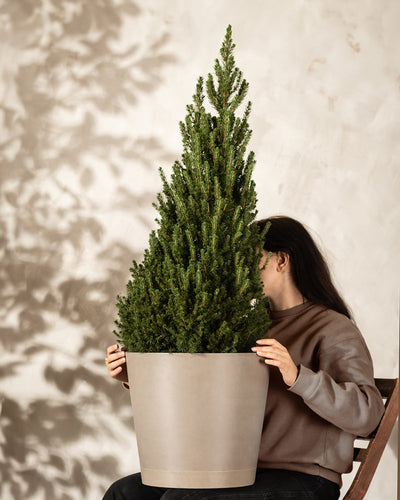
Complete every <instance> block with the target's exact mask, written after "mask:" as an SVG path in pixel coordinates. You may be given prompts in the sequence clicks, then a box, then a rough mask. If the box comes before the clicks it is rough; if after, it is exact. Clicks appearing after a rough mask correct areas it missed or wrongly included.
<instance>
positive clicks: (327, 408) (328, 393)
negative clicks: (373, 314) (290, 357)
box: [289, 333, 384, 436]
mask: <svg viewBox="0 0 400 500" xmlns="http://www.w3.org/2000/svg"><path fill="white" fill-rule="evenodd" d="M318 365H319V369H318V371H316V372H315V371H313V370H312V369H310V368H308V367H306V366H303V365H300V370H299V375H298V377H297V379H296V381H295V383H294V384H293V385H292V386H291V387H290V388H289V390H290V391H291V392H293V393H295V394H297V395H299V396H300V397H302V398H303V400H304V402H305V403H306V404H307V406H308V407H309V408H311V409H312V410H313V411H314V412H315V413H317V414H318V415H319V416H320V417H322V418H324V419H325V420H327V421H328V422H330V423H332V424H334V425H336V426H337V427H339V428H340V429H343V430H344V431H346V432H349V433H350V434H354V435H356V436H357V435H359V436H367V435H368V434H370V433H371V432H372V431H373V430H374V429H375V428H376V426H377V425H378V423H379V421H380V419H381V417H382V415H383V412H384V406H383V402H382V397H381V395H380V393H379V391H378V389H377V388H376V386H375V382H374V378H373V367H372V360H371V356H370V354H369V351H368V348H367V346H366V344H365V342H364V340H363V338H362V336H361V334H359V333H357V334H355V335H353V336H351V337H350V338H343V339H342V340H341V341H340V342H337V343H335V344H334V345H330V346H327V347H326V346H322V347H321V350H320V353H319V355H318Z"/></svg>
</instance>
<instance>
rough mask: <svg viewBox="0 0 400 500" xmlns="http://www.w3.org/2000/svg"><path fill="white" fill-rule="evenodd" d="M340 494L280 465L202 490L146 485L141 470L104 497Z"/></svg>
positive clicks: (237, 498) (149, 499)
mask: <svg viewBox="0 0 400 500" xmlns="http://www.w3.org/2000/svg"><path fill="white" fill-rule="evenodd" d="M339 494H340V491H339V485H338V484H336V483H333V482H332V481H328V480H327V479H324V478H322V477H319V476H312V475H310V474H304V473H302V472H294V471H289V470H280V469H279V470H278V469H257V475H256V481H255V483H254V484H253V485H251V486H243V487H241V488H219V489H202V490H195V489H183V488H169V489H168V488H158V487H156V486H146V485H144V484H143V483H142V478H141V474H140V472H138V473H137V474H132V475H131V476H127V477H124V478H122V479H119V480H118V481H116V482H115V483H113V484H112V485H111V486H110V487H109V489H108V490H107V492H106V494H105V495H104V497H103V500H160V499H162V500H217V499H218V500H219V499H223V500H281V499H287V498H292V499H296V500H303V499H308V500H310V499H312V500H337V499H338V498H339Z"/></svg>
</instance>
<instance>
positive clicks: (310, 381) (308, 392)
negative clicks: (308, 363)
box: [288, 365, 318, 399]
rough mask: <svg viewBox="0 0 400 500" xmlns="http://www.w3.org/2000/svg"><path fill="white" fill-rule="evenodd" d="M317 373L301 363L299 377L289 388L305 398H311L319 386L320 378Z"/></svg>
mask: <svg viewBox="0 0 400 500" xmlns="http://www.w3.org/2000/svg"><path fill="white" fill-rule="evenodd" d="M316 375H317V374H316V373H315V372H313V371H312V370H310V369H309V368H306V367H305V366H304V365H300V367H299V373H298V375H297V379H296V381H295V382H294V384H293V385H291V386H290V387H289V388H288V390H289V391H291V392H293V393H294V394H297V395H298V396H301V397H302V398H303V399H309V398H310V397H311V396H312V395H313V394H314V391H315V390H316V388H317V386H318V380H317V377H316Z"/></svg>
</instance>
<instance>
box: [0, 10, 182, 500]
mask: <svg viewBox="0 0 400 500" xmlns="http://www.w3.org/2000/svg"><path fill="white" fill-rule="evenodd" d="M143 5H145V4H143ZM142 13H143V7H142V6H139V4H138V3H137V2H134V1H131V0H109V1H107V2H103V1H100V0H95V1H93V2H87V1H85V0H74V1H73V2H59V1H58V0H49V1H46V2H44V1H42V0H30V1H29V2H19V1H18V2H6V3H3V4H2V6H0V20H1V23H0V24H1V25H2V28H1V29H2V31H3V39H6V40H7V42H6V43H7V48H6V50H7V51H8V54H9V59H8V64H5V66H4V67H3V68H0V71H1V72H2V81H3V82H4V92H3V99H2V104H1V107H0V124H1V125H0V126H1V130H2V133H1V135H0V255H1V259H0V319H1V321H0V345H1V347H2V349H3V352H4V353H5V355H4V356H2V364H1V366H0V380H1V384H2V385H1V387H2V389H1V393H0V396H1V398H2V403H3V404H2V413H1V416H0V429H1V434H0V443H1V454H0V470H1V477H2V478H1V481H0V496H1V498H13V499H14V500H20V499H21V500H22V499H25V498H28V497H29V498H46V499H47V498H48V499H50V498H51V499H55V500H58V499H60V500H61V499H62V500H67V499H73V498H77V497H84V498H99V497H100V496H101V494H102V493H103V492H104V490H105V489H106V487H107V486H108V485H109V483H110V482H111V481H113V480H115V479H116V478H117V477H118V476H119V475H120V472H119V471H120V469H121V457H118V456H116V455H115V454H113V453H112V443H113V440H117V439H119V441H120V442H121V440H122V439H124V435H125V436H126V435H129V433H130V434H132V435H133V433H132V420H131V417H130V412H129V408H128V403H129V401H128V398H127V396H126V394H124V393H123V390H122V389H121V391H118V390H116V385H115V382H113V381H111V380H109V378H108V377H107V375H106V371H105V367H104V351H105V347H106V346H107V345H108V344H109V343H111V342H113V340H114V337H113V336H112V334H111V332H112V330H113V320H114V318H115V315H116V309H115V305H114V304H115V301H116V299H115V297H116V294H117V293H121V292H122V291H123V288H124V286H125V283H126V281H127V279H128V269H129V267H130V263H131V261H132V259H133V258H134V259H140V255H141V253H142V248H140V246H138V247H137V248H133V247H132V243H129V242H128V243H126V241H125V240H124V237H125V228H124V227H121V228H117V229H118V231H117V232H118V233H119V236H115V235H112V234H111V236H110V232H109V227H108V224H107V221H109V220H119V219H118V214H125V215H126V214H127V213H128V214H129V217H130V218H131V222H132V225H140V226H144V228H145V229H146V230H147V232H148V231H149V230H150V228H151V226H152V223H153V222H152V216H151V214H150V213H148V212H146V210H140V212H139V210H138V208H141V207H144V206H146V207H151V203H152V201H154V200H155V195H156V193H155V191H152V190H151V189H150V190H148V191H146V192H140V193H137V192H136V191H134V190H132V189H131V188H130V185H129V184H127V183H126V170H125V169H126V165H127V164H128V163H129V165H130V170H131V172H130V173H129V175H130V176H131V177H130V179H131V180H134V179H135V175H136V174H135V172H136V173H137V172H141V173H143V172H146V171H147V172H149V173H150V172H151V171H154V170H155V167H156V165H155V161H152V158H153V159H155V158H158V160H168V161H172V160H173V158H171V154H170V153H168V152H167V151H166V150H165V149H164V147H163V145H162V143H161V141H159V140H158V139H157V138H156V137H140V124H139V119H138V123H136V124H133V127H132V128H131V131H130V133H127V132H124V131H123V130H122V129H124V127H116V128H115V130H113V127H110V125H108V124H109V122H112V123H119V124H121V123H124V120H125V119H126V116H127V115H126V113H127V110H129V111H130V112H131V111H132V110H134V109H135V106H137V104H138V103H139V102H140V99H141V98H142V96H145V95H146V94H151V93H152V92H154V91H155V90H156V88H157V87H158V86H159V85H160V83H162V76H161V75H162V70H163V68H164V67H166V66H168V65H170V64H173V63H174V62H175V60H176V59H175V57H174V56H173V55H171V54H170V53H169V52H168V49H167V45H168V35H167V34H166V33H161V34H155V35H154V37H153V39H152V40H151V41H147V42H146V41H145V40H141V39H140V38H139V36H137V35H136V34H135V29H136V27H138V26H139V23H140V19H141V15H142ZM127 26H128V29H127ZM127 33H128V36H127ZM0 91H1V89H0ZM135 127H136V129H135ZM125 128H129V127H125ZM121 130H122V131H121ZM135 130H136V131H135ZM138 131H139V132H138ZM115 200H117V201H115ZM121 435H122V437H121ZM124 440H125V439H124ZM105 449H107V450H108V451H104V450H105Z"/></svg>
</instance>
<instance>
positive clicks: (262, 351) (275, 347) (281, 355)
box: [251, 339, 298, 387]
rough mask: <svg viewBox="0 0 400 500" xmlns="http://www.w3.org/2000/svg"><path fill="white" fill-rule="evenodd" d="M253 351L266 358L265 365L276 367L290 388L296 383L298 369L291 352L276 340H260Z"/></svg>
mask: <svg viewBox="0 0 400 500" xmlns="http://www.w3.org/2000/svg"><path fill="white" fill-rule="evenodd" d="M256 344H257V346H256V347H252V349H251V350H252V351H253V352H256V353H257V355H258V356H261V357H263V358H265V360H264V361H265V364H267V365H271V366H276V367H277V368H278V369H279V371H280V372H281V374H282V377H283V381H284V382H285V384H286V385H288V386H289V387H290V386H291V385H292V384H293V383H294V382H295V380H296V378H297V375H298V368H297V366H296V365H295V363H294V362H293V359H292V357H291V356H290V354H289V351H288V350H287V349H286V347H284V346H283V345H282V344H280V343H279V342H278V341H277V340H275V339H260V340H257V342H256Z"/></svg>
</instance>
